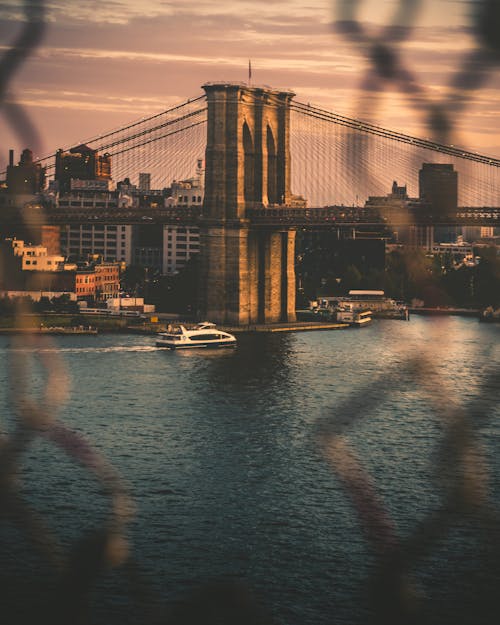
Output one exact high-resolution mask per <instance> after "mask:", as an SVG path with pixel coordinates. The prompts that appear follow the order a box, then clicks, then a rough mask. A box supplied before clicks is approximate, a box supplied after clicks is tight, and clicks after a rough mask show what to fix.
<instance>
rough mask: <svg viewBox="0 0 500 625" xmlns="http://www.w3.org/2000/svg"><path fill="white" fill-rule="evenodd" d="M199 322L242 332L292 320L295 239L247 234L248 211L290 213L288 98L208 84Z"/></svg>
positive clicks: (269, 232)
mask: <svg viewBox="0 0 500 625" xmlns="http://www.w3.org/2000/svg"><path fill="white" fill-rule="evenodd" d="M203 88H204V89H205V92H206V94H207V104H208V123H207V148H206V174H205V200H204V218H203V221H202V223H201V227H200V255H201V259H200V260H201V262H200V266H201V270H202V271H201V273H202V275H201V285H202V291H203V292H202V296H201V302H200V309H201V313H202V315H203V317H205V318H207V319H210V320H212V321H217V322H221V323H230V324H235V325H246V324H249V323H272V322H277V321H294V320H295V267H294V259H295V258H294V249H295V231H294V230H293V229H287V228H274V229H273V228H270V229H266V230H264V231H262V230H258V229H255V228H252V226H251V223H250V220H249V219H248V218H247V210H249V209H260V210H262V209H266V208H270V207H274V208H275V209H276V207H277V206H291V204H292V200H293V196H292V193H291V190H290V102H291V100H292V98H293V96H294V94H293V93H291V92H289V91H278V90H274V89H270V88H258V87H249V86H247V85H238V84H231V83H217V84H213V83H209V84H206V85H204V86H203Z"/></svg>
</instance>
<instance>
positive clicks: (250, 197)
mask: <svg viewBox="0 0 500 625" xmlns="http://www.w3.org/2000/svg"><path fill="white" fill-rule="evenodd" d="M243 152H244V166H243V169H244V172H245V182H244V186H243V190H244V197H245V202H254V201H255V150H254V145H253V141H252V135H251V134H250V129H249V127H248V124H247V123H246V122H245V123H244V124H243Z"/></svg>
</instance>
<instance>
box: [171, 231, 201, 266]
mask: <svg viewBox="0 0 500 625" xmlns="http://www.w3.org/2000/svg"><path fill="white" fill-rule="evenodd" d="M199 251H200V231H199V228H198V227H195V226H163V273H165V274H172V273H177V272H178V271H180V270H181V269H182V268H183V267H184V266H185V265H186V263H187V261H188V260H189V259H190V258H191V256H193V254H198V253H199Z"/></svg>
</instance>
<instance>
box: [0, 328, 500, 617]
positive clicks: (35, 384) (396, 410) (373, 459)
mask: <svg viewBox="0 0 500 625" xmlns="http://www.w3.org/2000/svg"><path fill="white" fill-rule="evenodd" d="M499 338H500V326H498V325H496V326H495V325H488V324H480V323H478V322H477V321H476V320H474V319H463V318H458V317H449V318H445V319H437V318H425V317H417V316H414V317H413V318H412V320H411V321H410V322H402V321H382V320H380V321H374V323H373V324H372V325H371V326H370V327H366V328H363V329H361V330H342V331H329V332H326V331H313V332H302V333H292V334H288V333H287V334H257V335H255V334H254V335H249V334H248V335H245V334H243V335H240V336H239V341H238V346H237V348H236V349H230V350H218V351H216V350H214V351H210V350H192V351H185V352H181V351H179V352H171V351H168V350H164V349H156V348H155V347H154V338H153V337H150V336H137V335H111V334H110V335H101V336H80V337H78V336H66V337H53V338H51V337H38V338H36V339H27V338H23V337H21V338H15V337H0V353H1V357H0V384H1V388H2V389H4V391H5V392H3V394H2V396H1V400H0V405H1V408H2V413H3V414H4V419H3V431H4V433H5V434H7V435H10V436H13V433H14V432H15V428H16V423H17V421H16V415H19V414H20V410H21V400H22V399H26V398H32V399H33V400H34V401H35V404H37V405H39V406H45V407H47V406H48V409H49V411H50V409H52V410H53V411H54V410H55V405H56V400H59V401H60V403H59V405H58V410H59V412H58V419H59V421H60V423H62V424H64V426H65V427H67V428H69V429H70V430H71V431H72V432H75V433H76V434H77V435H78V437H79V439H78V440H80V441H82V440H84V441H85V442H86V444H88V445H89V446H90V448H91V450H92V453H93V454H95V457H98V458H103V459H106V462H107V463H109V464H110V465H111V466H112V467H113V470H114V471H115V472H116V474H117V475H119V478H120V480H121V483H122V484H124V485H125V488H126V491H127V493H128V495H129V496H130V497H131V499H132V500H133V502H134V511H133V512H132V514H131V516H130V520H129V523H128V524H127V525H126V529H125V533H126V538H127V541H128V546H129V547H128V548H129V557H128V559H127V560H126V562H125V564H121V565H119V566H117V567H115V568H110V569H105V570H104V571H100V572H99V573H97V571H94V570H93V569H92V571H91V572H90V573H89V575H88V579H89V580H90V582H89V586H90V588H91V592H90V608H89V611H88V613H87V614H86V616H85V617H83V616H82V618H81V621H78V620H77V618H76V617H75V618H74V619H73V621H72V622H75V623H76V622H85V623H99V624H101V623H102V624H103V625H104V624H106V625H108V624H109V625H113V624H114V623H120V624H125V623H145V624H147V623H153V622H155V623H156V622H174V623H191V622H192V623H200V624H201V623H212V622H213V623H221V624H223V623H233V624H237V623H279V624H282V625H299V624H304V623H311V624H313V623H314V624H315V625H322V624H325V625H326V624H331V623H341V624H351V623H352V624H362V623H386V624H387V623H391V622H394V623H404V622H407V623H410V622H411V623H436V624H437V623H439V624H442V623H470V624H471V625H472V624H474V625H477V624H478V623H492V622H496V620H497V618H498V609H497V607H498V606H497V598H496V597H497V595H498V586H499V583H500V553H499V552H500V528H499V523H498V517H497V512H496V505H497V504H498V502H499V497H500V453H499V447H498V444H499V441H500V425H499V416H500V410H499V408H498V395H499V377H498V370H499V367H500V348H499V346H500V341H499ZM26 367H28V368H27V369H26ZM26 371H27V372H28V373H27V375H26V378H23V377H22V375H23V372H24V373H26ZM51 374H53V375H54V378H52V377H51ZM65 383H67V385H68V387H69V393H68V395H67V397H64V396H63V390H64V387H65ZM47 385H49V392H48V394H47V393H46V389H47ZM44 393H45V395H44ZM28 412H29V411H28ZM71 450H72V451H71ZM75 456H78V453H77V451H75V447H71V445H66V447H65V448H64V449H63V448H61V446H60V445H58V444H56V443H54V441H53V440H52V441H49V440H47V437H43V436H42V437H36V438H34V439H33V440H31V441H29V442H28V443H27V444H26V449H25V451H24V452H23V454H22V461H21V462H20V464H19V475H18V478H19V482H17V483H16V486H15V487H14V492H15V493H17V495H18V504H19V505H17V507H16V506H15V505H13V504H12V505H11V507H12V506H13V510H14V511H13V512H12V513H11V514H10V516H8V517H7V518H5V517H4V519H3V521H2V524H1V528H2V530H1V531H2V539H3V541H2V542H3V546H2V555H1V558H2V560H1V561H2V567H1V573H0V587H1V588H2V591H3V594H4V599H3V602H2V605H3V606H4V607H3V608H2V611H3V614H4V615H8V619H7V620H5V621H4V620H3V621H2V622H5V623H10V622H12V623H23V622H30V623H32V622H34V621H33V610H36V611H37V612H36V613H37V614H38V615H42V614H43V615H45V614H49V612H50V610H52V609H53V606H52V605H51V604H50V601H49V599H48V597H54V596H55V597H56V601H57V598H59V599H61V600H62V598H61V593H63V594H64V590H61V587H60V586H58V585H57V584H58V583H59V582H58V580H59V579H60V578H59V577H58V575H57V574H56V573H55V572H54V571H55V569H54V568H53V566H52V564H50V562H49V560H50V558H49V557H48V556H47V554H44V553H40V551H39V550H37V547H36V541H35V543H34V542H33V540H32V538H30V537H32V535H35V536H37V537H38V539H39V541H40V543H41V544H42V545H49V547H48V549H49V551H50V550H51V549H55V547H53V546H52V545H53V544H55V543H56V542H57V543H59V544H60V545H61V546H62V548H63V550H71V549H75V545H79V546H80V554H81V552H82V550H83V551H85V549H91V547H89V545H92V544H94V543H93V542H92V540H93V539H94V538H95V537H96V536H99V535H100V534H99V532H100V530H101V529H102V528H103V527H104V525H105V523H106V520H107V519H109V515H110V505H111V499H110V497H109V493H108V492H107V490H106V483H105V482H103V481H102V480H101V479H99V476H98V477H97V478H96V476H95V475H94V474H92V472H91V471H89V470H88V469H87V468H85V466H82V464H81V463H80V462H78V458H77V457H75ZM80 459H81V457H80ZM4 509H5V508H4ZM35 512H36V515H37V517H35V516H34V515H35ZM35 518H36V519H38V521H37V522H42V521H43V526H42V525H36V527H35V529H34V530H33V523H34V522H35V521H33V519H35ZM49 532H51V533H52V536H53V542H52V539H49V538H48V536H49ZM83 539H85V540H88V541H89V542H87V543H84V542H82V540H83ZM77 553H79V552H78V550H77ZM391 554H392V555H391ZM394 554H396V555H394ZM398 554H399V555H398ZM75 557H77V556H75ZM85 579H87V578H85V575H83V576H82V578H81V579H80V578H78V580H79V581H78V584H80V586H81V587H82V588H85V583H86V582H85ZM53 593H56V594H55V595H54V594H53ZM57 593H59V594H57ZM82 593H83V591H82ZM74 612H75V614H80V615H83V614H84V608H83V607H82V606H79V605H78V604H75V606H74ZM493 615H494V616H493ZM40 619H41V617H40ZM85 619H86V620H85ZM36 622H39V621H36ZM40 622H42V621H41V620H40ZM47 622H51V618H47ZM52 622H56V621H55V620H52ZM68 622H69V621H68Z"/></svg>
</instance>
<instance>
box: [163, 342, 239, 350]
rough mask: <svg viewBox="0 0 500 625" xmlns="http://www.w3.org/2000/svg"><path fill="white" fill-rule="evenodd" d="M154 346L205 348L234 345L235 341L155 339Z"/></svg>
mask: <svg viewBox="0 0 500 625" xmlns="http://www.w3.org/2000/svg"><path fill="white" fill-rule="evenodd" d="M156 347H166V348H168V349H193V348H200V347H207V348H221V347H236V341H210V342H203V341H189V342H188V341H186V342H182V343H180V342H177V341H176V342H175V343H172V342H170V341H156Z"/></svg>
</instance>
